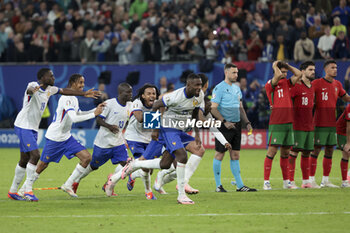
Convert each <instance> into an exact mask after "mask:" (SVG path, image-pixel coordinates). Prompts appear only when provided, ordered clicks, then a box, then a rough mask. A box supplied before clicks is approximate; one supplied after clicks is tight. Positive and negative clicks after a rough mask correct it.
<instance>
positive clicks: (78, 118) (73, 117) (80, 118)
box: [67, 103, 106, 123]
mask: <svg viewBox="0 0 350 233" xmlns="http://www.w3.org/2000/svg"><path fill="white" fill-rule="evenodd" d="M104 106H106V104H105V103H102V104H99V105H98V106H97V108H96V109H95V110H94V112H92V113H89V114H83V115H78V114H77V113H76V112H75V111H74V110H68V111H67V114H68V116H69V118H70V119H71V120H72V121H73V122H74V123H78V122H82V121H86V120H90V119H92V118H94V117H96V116H98V115H100V114H101V113H102V111H103V108H104Z"/></svg>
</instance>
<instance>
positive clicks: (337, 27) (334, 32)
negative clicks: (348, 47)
mask: <svg viewBox="0 0 350 233" xmlns="http://www.w3.org/2000/svg"><path fill="white" fill-rule="evenodd" d="M333 24H334V25H333V27H332V28H331V34H332V35H335V36H338V34H339V32H341V31H342V32H344V33H345V34H346V27H345V26H344V25H343V24H341V22H340V18H339V17H335V18H334V19H333Z"/></svg>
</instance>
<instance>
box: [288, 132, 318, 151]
mask: <svg viewBox="0 0 350 233" xmlns="http://www.w3.org/2000/svg"><path fill="white" fill-rule="evenodd" d="M314 135H315V133H314V131H299V130H294V145H293V150H308V151H312V150H314Z"/></svg>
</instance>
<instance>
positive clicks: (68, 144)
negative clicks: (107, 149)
mask: <svg viewBox="0 0 350 233" xmlns="http://www.w3.org/2000/svg"><path fill="white" fill-rule="evenodd" d="M82 150H86V148H85V147H84V146H82V145H81V144H80V143H79V142H78V141H77V140H76V139H75V138H73V136H71V137H70V138H68V139H67V140H66V141H63V142H55V141H51V140H50V139H47V138H46V143H45V146H44V149H43V152H42V153H41V157H40V160H41V161H43V162H45V163H50V162H55V163H58V162H60V160H61V158H62V156H63V155H65V156H66V157H67V159H71V158H73V157H74V155H75V154H76V153H78V152H80V151H82Z"/></svg>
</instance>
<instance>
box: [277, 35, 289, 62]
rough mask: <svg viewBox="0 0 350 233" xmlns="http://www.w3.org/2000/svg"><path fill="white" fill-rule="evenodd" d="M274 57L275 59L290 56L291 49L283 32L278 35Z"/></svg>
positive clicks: (281, 59) (286, 58)
mask: <svg viewBox="0 0 350 233" xmlns="http://www.w3.org/2000/svg"><path fill="white" fill-rule="evenodd" d="M273 57H274V60H280V61H283V60H288V59H289V58H290V57H289V51H288V48H287V46H286V43H285V41H284V36H283V35H282V34H280V35H277V39H276V43H275V46H274V48H273Z"/></svg>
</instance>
